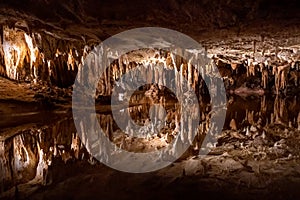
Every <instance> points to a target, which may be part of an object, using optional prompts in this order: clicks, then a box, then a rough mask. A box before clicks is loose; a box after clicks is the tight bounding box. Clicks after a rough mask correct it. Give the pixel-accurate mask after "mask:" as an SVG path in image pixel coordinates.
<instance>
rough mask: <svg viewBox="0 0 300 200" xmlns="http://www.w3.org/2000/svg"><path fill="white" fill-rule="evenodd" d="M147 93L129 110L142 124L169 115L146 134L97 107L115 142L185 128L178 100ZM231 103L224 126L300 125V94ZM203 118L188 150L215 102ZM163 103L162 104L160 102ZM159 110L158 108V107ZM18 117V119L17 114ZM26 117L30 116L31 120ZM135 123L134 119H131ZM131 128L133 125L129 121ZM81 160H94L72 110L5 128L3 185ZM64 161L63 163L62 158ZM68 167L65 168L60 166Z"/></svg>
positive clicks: (133, 147) (138, 143) (144, 143)
mask: <svg viewBox="0 0 300 200" xmlns="http://www.w3.org/2000/svg"><path fill="white" fill-rule="evenodd" d="M147 98H148V97H145V95H141V94H138V95H137V96H134V97H133V98H132V101H131V104H130V105H131V106H130V108H129V109H128V110H127V111H126V110H123V111H122V108H121V109H120V108H118V109H119V110H120V111H121V112H129V113H130V116H131V117H132V118H133V120H134V121H135V122H136V123H138V124H140V125H143V124H147V122H148V121H151V120H154V122H155V123H157V124H158V123H159V121H158V120H157V121H155V120H156V119H160V118H163V117H164V118H165V122H164V124H163V125H164V126H163V128H161V130H160V131H157V130H155V127H153V129H151V128H152V127H150V128H149V129H147V130H140V131H144V133H145V134H146V137H145V138H142V139H138V138H134V137H130V136H128V135H127V134H124V133H123V132H122V131H120V129H119V127H118V126H117V124H116V123H115V121H114V119H113V117H112V114H111V112H101V110H99V111H98V113H97V117H98V120H99V122H100V126H101V127H102V129H103V130H104V132H105V133H106V136H107V137H109V138H110V140H111V141H112V142H114V143H115V144H116V146H118V147H120V148H122V149H125V150H128V151H134V152H149V151H153V150H156V149H160V148H164V147H165V146H167V145H169V144H170V143H171V142H172V141H174V140H176V138H178V137H176V136H177V135H178V132H179V129H180V126H179V125H180V120H179V117H178V116H179V114H180V112H181V110H180V107H179V106H178V103H177V102H176V101H173V103H169V104H168V103H165V102H166V101H164V99H158V100H157V101H156V100H154V101H153V100H151V99H149V98H148V99H147ZM228 99H229V101H228V106H227V113H226V120H225V125H224V128H223V130H229V129H231V130H237V131H238V130H245V129H249V128H250V127H251V126H255V127H258V128H263V127H264V126H266V125H270V124H280V125H283V126H288V127H291V128H296V129H299V128H300V112H299V111H300V105H298V104H297V102H298V101H299V96H293V97H280V96H261V97H254V96H249V97H239V96H230V97H229V98H228ZM156 103H158V104H161V105H162V106H163V108H165V110H166V112H165V113H163V116H153V115H152V114H151V113H152V111H151V109H150V108H151V105H153V104H156ZM199 108H200V119H201V120H200V121H201V122H200V124H199V127H198V131H199V132H198V135H197V136H196V137H195V139H194V140H193V141H190V142H191V146H192V147H191V148H190V149H189V151H188V153H189V154H197V153H198V152H199V147H200V146H201V143H202V141H203V138H204V134H205V133H206V130H207V129H208V121H209V119H210V107H209V105H207V104H205V103H203V102H202V103H201V104H200V106H199ZM157 109H160V107H157ZM156 113H159V112H156ZM14 120H18V119H17V118H14ZM26 123H27V122H26ZM129 126H130V124H129ZM128 128H129V129H130V127H128ZM78 161H83V162H88V163H94V162H95V160H94V159H93V157H92V156H90V155H89V153H88V151H87V150H86V148H85V147H84V146H83V145H82V144H81V141H80V139H79V137H78V135H77V134H76V129H75V126H74V122H73V119H72V117H71V113H69V116H66V117H64V118H63V119H60V120H58V121H56V122H55V123H54V124H51V123H50V121H48V124H47V125H45V124H44V125H43V126H39V125H38V126H36V128H30V129H24V130H18V131H16V132H15V133H14V134H7V135H6V133H5V132H2V133H1V140H0V173H1V174H0V191H1V193H2V192H4V191H7V190H9V189H10V188H12V187H13V186H14V185H20V184H23V183H28V182H31V183H34V184H42V185H46V184H51V183H52V182H53V181H55V178H56V176H55V175H53V172H51V171H53V169H54V168H56V167H58V166H60V167H61V166H67V165H68V163H76V162H78ZM59 163H60V164H59ZM61 170H62V171H63V168H61Z"/></svg>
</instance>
